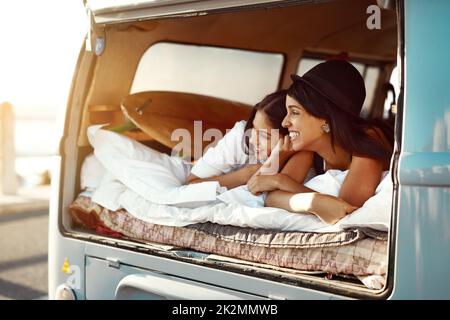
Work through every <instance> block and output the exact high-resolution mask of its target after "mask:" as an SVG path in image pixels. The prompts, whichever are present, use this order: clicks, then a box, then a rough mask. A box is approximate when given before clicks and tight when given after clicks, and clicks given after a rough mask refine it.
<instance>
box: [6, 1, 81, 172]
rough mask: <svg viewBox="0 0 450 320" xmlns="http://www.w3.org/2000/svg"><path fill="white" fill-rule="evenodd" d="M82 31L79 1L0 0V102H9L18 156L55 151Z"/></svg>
mask: <svg viewBox="0 0 450 320" xmlns="http://www.w3.org/2000/svg"><path fill="white" fill-rule="evenodd" d="M86 31H87V18H86V14H85V10H84V6H83V1H82V0H59V1H58V0H39V1H33V0H25V1H18V0H12V1H4V0H2V1H0V103H2V102H5V101H8V102H10V103H12V104H13V108H14V113H15V117H16V122H15V124H16V130H15V132H16V135H15V145H16V154H17V155H18V156H19V157H20V156H23V155H26V156H30V155H39V156H41V155H47V154H52V153H54V150H55V147H56V146H57V144H58V141H57V140H58V139H57V137H58V132H59V131H58V130H61V124H62V121H61V120H62V118H63V116H64V110H65V107H66V102H67V98H68V93H69V89H70V84H71V81H72V75H73V72H74V68H75V65H76V62H77V57H78V54H79V51H80V48H81V46H82V44H83V39H84V37H85V35H86ZM35 163H36V162H35ZM18 165H19V167H20V166H21V164H20V160H19V163H18ZM22 167H27V165H22ZM19 169H20V168H19ZM19 171H20V170H19Z"/></svg>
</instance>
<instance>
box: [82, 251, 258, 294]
mask: <svg viewBox="0 0 450 320" xmlns="http://www.w3.org/2000/svg"><path fill="white" fill-rule="evenodd" d="M111 261H114V262H115V261H117V260H115V259H113V258H108V259H107V260H104V259H99V258H94V257H90V256H87V257H86V299H88V300H92V299H109V300H112V299H118V300H130V299H132V300H136V299H138V300H142V299H150V300H161V299H202V298H203V299H205V298H206V299H217V300H230V299H261V297H259V296H255V295H249V294H245V293H242V292H238V291H235V290H229V289H225V288H222V287H217V286H211V285H207V284H205V283H202V282H195V281H190V280H186V279H185V278H181V277H174V276H171V275H167V274H165V273H163V272H161V271H152V270H148V269H143V268H137V267H135V266H128V265H123V264H120V263H114V264H113V263H111Z"/></svg>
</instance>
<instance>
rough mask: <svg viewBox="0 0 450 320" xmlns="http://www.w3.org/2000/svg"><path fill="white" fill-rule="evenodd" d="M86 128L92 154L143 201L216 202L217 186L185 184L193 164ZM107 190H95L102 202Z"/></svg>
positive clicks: (114, 134) (204, 183)
mask: <svg viewBox="0 0 450 320" xmlns="http://www.w3.org/2000/svg"><path fill="white" fill-rule="evenodd" d="M102 126H103V125H95V126H91V127H89V128H88V138H89V142H90V143H91V145H92V146H93V147H94V154H95V157H96V158H97V159H98V161H99V162H100V163H101V164H102V165H103V167H104V168H105V169H106V171H107V172H109V173H110V174H111V175H112V176H114V178H115V179H117V180H119V181H120V182H121V183H123V184H124V185H125V186H126V187H127V188H130V189H131V190H133V191H134V192H136V193H137V194H139V195H140V196H142V197H143V198H145V199H146V200H148V201H151V202H153V203H158V204H186V205H190V204H192V203H196V202H199V203H202V204H203V203H205V201H215V200H216V194H217V190H218V188H219V183H218V182H216V181H213V182H203V183H196V184H190V185H184V183H185V181H186V178H187V176H188V175H189V173H190V170H191V167H192V165H191V164H190V163H188V162H186V161H184V160H183V159H181V158H177V157H171V156H169V155H167V154H164V153H160V152H158V151H156V150H153V149H151V148H149V147H146V146H144V145H143V144H141V143H139V142H137V141H135V140H133V139H130V138H128V137H126V136H123V135H120V134H118V133H115V132H112V131H107V130H103V129H101V127H102ZM107 191H108V188H105V189H104V191H103V190H102V188H99V189H98V190H96V193H97V196H98V197H99V198H100V197H101V198H102V199H105V197H108V195H107V194H100V193H101V192H105V193H107Z"/></svg>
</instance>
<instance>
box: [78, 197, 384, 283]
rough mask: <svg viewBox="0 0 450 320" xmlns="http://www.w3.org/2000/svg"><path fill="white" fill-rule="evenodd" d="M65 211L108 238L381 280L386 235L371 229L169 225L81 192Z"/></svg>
mask: <svg viewBox="0 0 450 320" xmlns="http://www.w3.org/2000/svg"><path fill="white" fill-rule="evenodd" d="M69 212H70V214H71V216H72V218H73V222H74V223H75V224H76V225H79V226H83V227H85V228H88V229H91V230H95V231H96V232H97V233H101V234H106V235H108V236H112V237H120V238H127V239H133V240H136V241H139V242H150V243H155V242H156V243H161V244H165V245H172V246H177V247H182V248H188V249H191V250H196V251H200V252H205V253H210V254H215V255H222V256H226V257H231V258H236V259H242V260H246V261H250V262H254V263H257V264H266V265H270V266H275V267H279V268H283V269H284V268H289V269H295V270H302V271H321V272H324V273H328V274H330V275H333V274H334V275H353V276H356V277H358V278H359V279H360V280H362V282H363V283H364V284H365V285H366V286H368V287H370V288H376V289H380V288H381V287H382V286H383V285H384V282H385V275H386V271H387V234H386V233H383V232H377V231H374V230H372V229H349V230H345V231H342V232H337V233H313V232H280V231H273V230H263V229H252V228H242V227H235V226H224V225H218V224H214V223H201V224H194V225H189V226H186V227H171V226H163V225H157V224H152V223H148V222H145V221H142V220H140V219H137V218H135V217H134V216H133V215H131V214H129V213H128V212H127V211H125V210H123V209H121V210H118V211H110V210H108V209H105V208H103V207H101V206H99V205H97V204H95V203H94V202H92V201H91V199H90V198H88V197H84V196H79V197H78V198H77V199H76V200H75V201H74V202H73V203H72V204H71V205H70V208H69ZM363 279H366V280H367V281H364V280H363ZM374 279H375V280H374ZM366 282H367V283H366Z"/></svg>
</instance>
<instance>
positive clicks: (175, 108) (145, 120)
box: [121, 91, 251, 158]
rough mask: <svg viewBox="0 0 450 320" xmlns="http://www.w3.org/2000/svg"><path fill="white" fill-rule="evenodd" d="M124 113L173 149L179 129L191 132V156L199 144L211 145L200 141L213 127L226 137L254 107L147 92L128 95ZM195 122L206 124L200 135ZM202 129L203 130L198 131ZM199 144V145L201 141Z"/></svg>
mask: <svg viewBox="0 0 450 320" xmlns="http://www.w3.org/2000/svg"><path fill="white" fill-rule="evenodd" d="M121 108H122V111H123V112H124V114H125V115H126V116H127V117H128V118H129V119H130V120H131V121H132V122H133V123H134V124H136V126H137V127H139V128H140V129H141V130H142V131H144V132H145V133H146V134H148V135H149V136H150V137H152V138H153V139H155V140H156V141H158V142H160V143H161V144H163V145H165V146H167V147H170V148H173V147H175V146H176V145H177V144H179V143H180V141H177V140H175V141H173V140H172V139H171V137H172V133H173V132H174V131H175V130H176V129H187V130H188V131H189V132H190V135H191V156H194V155H196V156H195V158H198V157H199V156H201V153H200V154H199V153H198V152H197V153H194V136H195V139H196V143H200V142H201V143H202V150H203V149H204V148H205V147H206V146H207V145H209V144H210V143H211V141H203V139H197V138H198V136H199V134H201V136H203V133H204V132H205V131H206V130H208V129H212V128H216V129H219V130H220V131H221V132H222V134H223V135H224V134H225V132H226V130H227V129H231V128H232V127H233V125H234V124H235V122H236V121H239V120H247V119H248V117H249V115H250V111H251V106H249V105H246V104H243V103H238V102H232V101H228V100H224V99H219V98H214V97H209V96H203V95H198V94H191V93H181V92H170V91H146V92H139V93H135V94H132V95H129V96H127V97H126V98H125V99H124V100H123V101H122V105H121ZM194 121H202V123H201V130H200V132H199V131H197V132H194ZM197 130H199V129H197ZM197 141H199V142H197Z"/></svg>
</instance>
